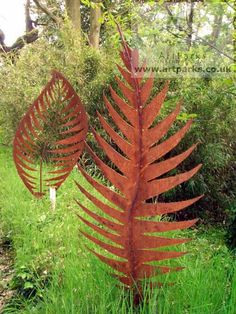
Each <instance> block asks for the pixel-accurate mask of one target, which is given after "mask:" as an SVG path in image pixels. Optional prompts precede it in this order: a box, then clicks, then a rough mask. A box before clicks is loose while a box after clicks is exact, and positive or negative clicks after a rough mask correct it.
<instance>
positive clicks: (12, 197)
mask: <svg viewBox="0 0 236 314" xmlns="http://www.w3.org/2000/svg"><path fill="white" fill-rule="evenodd" d="M0 149H1V152H0V208H1V230H2V231H1V232H2V238H3V239H5V241H8V242H9V241H11V243H12V247H13V250H14V278H13V280H12V282H11V286H12V287H13V288H15V289H16V291H17V293H16V295H15V297H14V298H13V299H12V300H11V301H10V302H9V303H8V304H7V305H6V306H5V309H4V313H28V314H31V313H48V314H56V313H60V314H64V313H65V314H90V313H91V314H105V313H114V314H115V313H121V314H126V313H127V314H131V313H142V314H144V313H145V314H146V313H152V314H153V313H160V314H185V313H186V314H187V313H190V314H217V313H219V314H235V311H236V310H235V309H236V262H235V261H234V259H233V256H232V255H231V254H230V252H229V251H228V249H227V248H226V246H225V245H224V243H223V240H222V231H221V230H214V229H209V230H206V229H202V228H200V226H199V227H198V229H196V230H188V231H184V232H178V233H175V235H176V236H180V234H182V235H183V233H184V236H189V237H192V238H193V241H192V242H191V243H188V244H186V245H182V246H181V247H178V249H179V250H187V251H190V252H191V253H190V254H188V255H186V256H184V257H182V258H181V259H178V260H175V261H174V262H171V264H172V265H173V264H174V265H184V266H185V267H186V269H185V270H183V271H181V272H177V273H172V274H169V275H164V276H162V278H160V281H162V282H164V286H163V287H162V288H160V289H156V290H153V291H151V289H148V288H145V287H144V290H145V298H146V299H147V302H144V303H143V305H142V306H141V307H140V308H136V309H134V308H133V307H132V306H131V305H130V304H131V302H130V300H131V296H130V294H129V293H127V291H124V290H123V289H122V287H120V286H119V284H118V282H117V281H116V279H115V278H114V277H112V275H110V272H109V271H110V269H109V268H108V267H107V266H106V265H104V264H102V263H101V262H100V261H98V260H97V258H96V257H95V256H93V255H92V254H91V253H90V252H89V251H88V250H87V249H86V247H85V245H84V243H85V242H86V244H88V242H87V241H85V240H84V239H83V238H82V237H81V235H80V234H79V231H78V229H79V228H80V227H81V223H80V222H79V220H78V219H77V217H76V215H75V211H79V208H78V206H77V205H76V203H75V201H74V198H77V199H80V200H81V201H82V202H83V204H84V203H86V202H87V201H86V200H85V199H84V197H83V196H82V195H81V193H80V192H79V191H78V189H77V188H76V186H75V184H74V182H73V180H74V179H76V180H77V181H79V182H81V183H82V184H83V186H85V187H86V188H87V189H89V190H91V189H92V188H91V187H90V186H89V185H88V184H87V183H86V182H85V180H84V179H83V178H82V177H81V176H80V174H79V173H78V172H77V171H76V170H74V171H73V173H72V174H71V175H70V177H69V178H68V180H67V181H66V182H65V183H64V184H63V186H62V187H61V188H60V190H59V191H58V195H57V208H56V211H52V210H51V209H50V203H49V200H48V198H47V197H45V198H44V199H42V200H36V199H34V198H33V197H32V196H31V195H30V193H29V192H28V191H27V189H26V188H25V187H24V186H23V184H22V182H21V181H20V179H19V178H18V176H17V173H16V170H15V167H14V165H13V162H12V158H11V151H10V150H9V149H7V148H2V147H1V148H0ZM93 209H95V208H93ZM95 210H96V209H95ZM90 247H92V246H91V245H90ZM167 282H174V283H175V285H173V286H168V285H167V284H165V283H167Z"/></svg>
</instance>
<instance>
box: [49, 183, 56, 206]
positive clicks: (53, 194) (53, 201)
mask: <svg viewBox="0 0 236 314" xmlns="http://www.w3.org/2000/svg"><path fill="white" fill-rule="evenodd" d="M50 201H51V205H52V209H53V210H54V209H55V208H56V189H55V188H54V187H50Z"/></svg>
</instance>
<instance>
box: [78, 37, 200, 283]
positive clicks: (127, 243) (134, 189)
mask: <svg viewBox="0 0 236 314" xmlns="http://www.w3.org/2000/svg"><path fill="white" fill-rule="evenodd" d="M138 57H139V56H138V51H137V50H131V49H130V48H129V47H128V45H127V44H126V42H125V41H124V39H123V51H122V52H121V58H122V60H123V62H124V65H125V67H126V69H124V68H121V67H120V66H118V68H119V71H120V73H121V74H122V76H123V78H124V80H125V83H127V84H125V83H124V82H122V81H121V80H120V79H119V78H117V83H118V86H119V88H120V91H121V92H122V94H123V95H124V97H123V98H121V97H120V96H119V95H118V94H117V93H116V92H115V91H114V90H113V89H112V88H110V92H111V97H112V100H113V102H114V103H115V104H116V105H117V106H118V107H119V109H120V110H121V112H122V114H123V116H125V119H124V118H122V116H121V115H120V114H119V113H118V112H117V111H116V110H115V109H114V107H113V106H112V104H111V101H109V100H108V98H107V97H106V96H104V101H105V105H106V107H107V109H108V112H109V115H110V117H111V118H112V119H113V121H114V123H115V124H116V125H117V127H118V128H119V129H120V131H121V132H122V133H123V136H122V135H119V134H118V133H117V132H115V130H114V129H113V128H112V127H111V126H110V124H109V123H107V121H106V120H105V119H104V117H102V116H101V115H100V114H99V113H98V117H99V120H100V123H101V125H102V126H103V128H104V130H105V131H106V132H107V134H108V135H109V136H110V138H111V139H112V141H113V142H114V143H115V144H116V145H117V147H119V151H121V153H120V152H118V151H117V150H115V149H114V148H113V147H112V146H111V145H109V144H108V143H107V142H106V141H105V140H104V139H103V138H102V137H101V136H100V135H99V134H98V133H97V132H96V131H94V130H93V134H94V137H95V139H96V141H97V142H98V144H99V145H100V146H101V148H102V149H103V150H104V151H105V153H106V155H107V156H108V157H109V159H110V160H111V161H112V162H113V163H114V165H115V166H116V167H117V168H118V169H119V170H118V171H116V170H114V167H113V169H112V168H110V167H109V166H108V165H106V164H105V163H104V162H103V161H102V160H101V159H100V158H99V157H98V156H97V155H96V154H95V153H94V152H93V151H92V149H91V148H90V147H89V145H87V144H86V147H87V150H88V152H89V153H90V154H91V156H92V158H93V159H94V161H95V163H96V164H97V166H98V167H99V168H100V169H101V171H102V172H103V174H104V176H105V177H106V178H107V179H108V180H109V181H110V182H111V183H112V185H113V186H114V187H115V188H116V190H118V191H114V189H110V188H108V187H106V186H104V185H103V184H101V183H99V182H98V181H96V180H94V179H93V178H92V177H91V176H89V175H88V174H87V173H86V172H85V171H84V170H83V169H82V167H80V166H79V169H80V171H81V172H82V174H83V176H84V177H85V178H86V179H87V181H88V182H89V183H90V184H92V185H93V187H94V188H95V189H96V190H97V191H98V192H99V193H100V194H101V195H103V197H104V198H105V199H107V200H108V201H109V202H110V205H108V204H107V203H104V202H103V201H101V200H99V199H98V198H96V197H94V196H93V195H92V194H90V193H89V192H88V191H86V190H85V189H84V188H83V187H82V186H81V185H80V184H79V183H77V186H78V188H79V189H80V191H81V192H82V193H83V194H84V195H85V196H86V197H87V198H88V199H89V200H90V201H91V202H92V203H93V204H94V205H95V206H96V207H98V208H99V209H100V210H101V211H102V212H103V213H105V214H107V215H109V216H110V217H111V219H107V218H105V217H104V215H99V214H98V213H95V212H92V211H91V210H90V209H89V208H87V207H85V206H84V205H83V204H82V203H80V202H78V204H79V206H80V207H81V208H82V210H83V211H84V212H85V213H86V214H87V215H88V216H90V217H91V218H92V219H94V220H95V221H97V222H98V225H97V224H94V223H92V222H91V221H89V220H87V219H85V218H84V217H82V216H81V215H78V216H79V218H80V219H81V220H82V221H83V222H84V223H85V224H86V225H87V226H89V227H90V228H92V229H93V230H94V231H96V232H97V233H98V234H99V235H101V236H103V237H105V238H106V239H108V242H107V241H102V240H100V239H99V237H98V238H97V237H95V236H93V235H91V234H89V233H86V232H84V231H81V232H82V233H83V235H84V236H85V237H87V238H88V239H89V240H91V241H92V242H94V243H95V244H97V245H98V246H100V247H101V248H102V249H105V250H106V251H107V252H109V253H111V254H113V255H114V257H116V258H110V257H108V256H105V255H101V254H100V253H97V252H94V251H93V252H94V254H95V255H96V256H97V257H98V258H99V259H100V260H102V261H103V262H105V263H106V264H108V265H109V266H111V267H112V268H114V269H115V270H116V271H117V272H118V273H119V274H118V275H117V276H118V278H119V280H120V281H121V282H122V283H123V284H124V285H125V286H128V287H134V286H136V287H140V285H139V283H140V280H141V279H143V278H148V277H151V276H154V275H156V274H163V273H167V272H171V271H177V270H180V269H181V268H179V267H175V268H174V267H173V268H171V267H167V266H158V265H153V264H150V262H155V261H162V260H167V259H171V258H177V257H180V256H182V255H183V254H184V253H183V252H177V251H166V250H161V249H160V248H162V247H166V246H172V245H176V244H181V243H185V242H187V241H188V239H179V238H176V239H174V238H168V237H162V236H156V235H153V234H152V233H155V232H158V233H162V232H166V231H171V230H176V229H184V228H188V227H190V226H192V225H193V224H195V222H196V219H194V220H189V221H180V222H166V221H153V220H150V219H149V220H148V219H147V218H148V217H152V216H156V215H163V214H168V213H173V212H176V211H179V210H181V209H184V208H185V207H187V206H189V205H191V204H193V203H194V202H196V201H197V200H199V198H200V197H196V198H193V199H190V200H185V201H179V202H172V203H159V202H157V203H148V202H147V200H148V199H150V198H152V197H154V196H157V195H160V194H162V193H165V192H167V191H169V190H170V189H172V188H174V187H176V186H177V185H179V184H181V183H183V182H185V181H187V180H188V179H190V178H191V177H192V176H193V175H194V174H195V173H196V172H197V171H198V170H199V168H200V167H201V165H198V166H196V167H195V168H193V169H192V170H189V171H187V172H184V173H181V174H177V175H174V176H169V177H162V176H163V175H164V174H166V173H168V172H169V171H170V170H172V169H174V168H175V167H177V166H178V165H179V164H180V163H181V162H182V161H183V160H185V159H186V158H187V157H188V156H189V155H190V154H191V152H192V151H193V150H194V148H195V146H196V145H193V146H192V147H191V148H189V149H188V150H187V151H185V152H183V153H181V154H180V155H177V156H175V157H171V158H169V159H166V160H161V161H158V160H160V158H161V157H163V156H164V155H166V154H167V153H168V152H170V151H171V150H172V149H173V148H174V147H175V146H176V145H177V144H178V143H179V142H180V140H181V139H182V138H183V137H184V135H185V133H186V132H187V130H188V129H189V127H190V125H191V121H189V122H187V124H186V125H185V126H184V127H183V128H182V129H180V130H179V131H178V132H177V133H175V134H174V135H172V136H170V137H169V138H168V139H165V140H163V141H162V142H160V140H161V139H162V138H163V137H164V136H165V135H166V134H167V132H168V130H169V129H170V127H171V126H172V124H173V122H174V121H175V119H176V117H177V115H178V114H179V112H180V104H178V105H177V107H176V109H175V110H174V111H173V112H172V113H171V114H170V115H169V116H167V117H166V118H165V119H164V120H162V121H161V122H160V123H158V124H157V125H155V126H153V122H154V120H155V119H156V116H157V114H158V113H159V111H160V108H161V106H162V104H163V101H164V99H165V97H166V94H167V91H168V84H166V85H165V86H164V88H163V89H162V91H161V92H160V93H159V94H158V95H157V96H155V97H154V98H153V99H152V100H151V101H148V100H149V97H150V94H151V91H152V86H153V76H152V75H151V76H150V77H149V78H148V79H147V80H146V81H145V82H144V83H142V78H140V77H138V76H137V73H136V71H135V68H136V67H137V66H138ZM125 99H126V100H125ZM127 120H128V122H127ZM160 177H161V178H160ZM157 248H158V250H156V249H157ZM117 258H118V259H117Z"/></svg>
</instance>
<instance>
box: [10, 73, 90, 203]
mask: <svg viewBox="0 0 236 314" xmlns="http://www.w3.org/2000/svg"><path fill="white" fill-rule="evenodd" d="M87 124H88V122H87V116H86V113H85V110H84V108H83V106H82V104H81V101H80V99H79V97H78V95H77V94H76V92H75V91H74V89H73V87H72V86H71V85H70V83H69V82H68V81H67V79H66V78H65V77H64V76H63V75H62V74H61V73H59V72H56V71H54V72H53V74H52V79H51V80H50V81H49V82H48V83H47V85H46V86H45V88H44V89H43V91H42V92H41V94H40V95H39V97H38V98H37V99H36V100H35V101H34V103H33V104H32V105H31V106H30V108H29V110H28V111H27V113H26V114H25V116H24V117H23V118H22V120H21V121H20V123H19V126H18V129H17V131H16V134H15V138H14V143H13V158H14V161H15V165H16V168H17V171H18V174H19V176H20V177H21V179H22V181H23V182H24V184H25V186H26V187H27V188H28V189H29V191H30V192H31V193H32V194H33V195H34V196H36V197H37V198H40V197H42V196H43V195H44V194H45V189H46V188H48V186H53V187H55V188H56V189H58V188H59V187H60V185H61V184H62V183H63V182H64V180H65V179H66V178H67V177H68V175H69V174H70V172H71V170H72V169H73V167H74V166H75V165H76V163H77V161H78V159H79V157H80V155H81V152H82V151H83V148H84V140H85V137H86V134H87V129H88V125H87ZM51 133H53V136H52V134H51ZM50 134H51V135H50ZM44 163H46V165H47V166H46V168H48V169H46V170H48V171H46V173H44V171H43V165H44ZM44 175H45V177H44Z"/></svg>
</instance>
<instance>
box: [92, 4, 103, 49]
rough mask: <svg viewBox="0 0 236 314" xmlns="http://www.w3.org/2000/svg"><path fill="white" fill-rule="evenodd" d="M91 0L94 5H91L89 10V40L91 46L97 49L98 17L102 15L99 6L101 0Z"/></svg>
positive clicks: (98, 36) (98, 35)
mask: <svg viewBox="0 0 236 314" xmlns="http://www.w3.org/2000/svg"><path fill="white" fill-rule="evenodd" d="M93 2H94V4H95V6H92V7H91V10H90V30H89V42H90V45H91V46H92V47H94V48H96V49H98V48H99V40H100V28H101V22H100V18H101V15H102V10H101V6H100V3H101V0H93Z"/></svg>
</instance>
